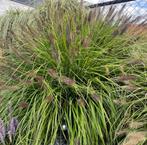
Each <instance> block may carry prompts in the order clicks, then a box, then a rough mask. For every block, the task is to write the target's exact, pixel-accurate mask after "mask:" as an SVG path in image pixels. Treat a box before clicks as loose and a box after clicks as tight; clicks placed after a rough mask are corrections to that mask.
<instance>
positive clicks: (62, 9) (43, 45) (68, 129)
mask: <svg viewBox="0 0 147 145" xmlns="http://www.w3.org/2000/svg"><path fill="white" fill-rule="evenodd" d="M123 9H124V7H123V8H122V9H120V11H119V12H117V11H115V8H113V7H111V8H110V9H109V10H108V11H105V12H106V13H103V9H100V8H98V9H94V10H90V9H88V8H85V7H84V6H83V5H82V3H78V2H77V1H72V0H70V1H69V0H65V1H63V0H61V1H60V2H57V1H51V0H48V1H47V2H46V4H45V5H43V6H42V7H39V8H38V9H36V10H34V11H31V12H30V13H29V14H28V13H25V12H24V13H25V14H24V15H22V17H21V15H19V16H16V15H17V14H15V13H13V14H14V17H16V21H15V22H14V21H13V24H12V25H11V29H9V30H6V31H9V35H7V37H8V36H9V40H11V41H6V39H5V37H3V39H2V40H3V41H2V42H1V48H2V50H3V57H4V58H3V60H2V62H1V64H0V74H1V75H0V77H1V80H2V83H1V84H0V89H1V90H2V91H3V93H2V98H3V99H2V101H1V108H0V114H1V116H3V117H5V113H6V106H7V102H9V101H11V102H12V105H13V106H14V114H15V115H16V116H17V117H18V120H20V122H19V129H18V131H17V132H18V133H17V136H16V139H15V142H14V144H15V145H25V144H26V145H57V144H60V145H61V144H69V145H75V144H77V145H90V144H91V145H108V144H110V145H115V144H118V143H119V142H121V141H122V140H123V139H124V138H125V136H127V134H128V132H129V129H128V128H127V129H126V126H128V125H129V123H130V121H131V120H130V119H132V120H133V119H134V120H137V121H140V122H142V121H143V120H145V119H146V116H145V115H144V113H145V111H146V110H145V106H146V104H145V103H144V102H145V100H146V99H147V98H146V95H145V92H146V89H145V82H144V81H143V80H144V78H146V67H145V62H144V60H143V61H142V60H141V59H140V58H139V59H140V61H141V62H142V63H141V64H139V65H136V64H135V65H134V64H133V63H132V58H133V52H134V50H135V49H136V50H139V48H140V46H141V44H142V43H141V42H140V41H139V40H136V39H135V40H134V38H132V37H131V36H130V35H129V34H128V33H127V28H128V24H130V23H131V22H135V20H137V21H139V20H138V19H136V18H135V19H133V17H129V18H128V17H127V16H124V15H123ZM118 16H119V19H117V18H118ZM120 17H121V19H120ZM23 18H24V19H23ZM20 19H21V20H20ZM16 22H19V23H16ZM15 23H16V24H17V28H16V27H14V26H15ZM144 23H145V22H144ZM141 38H142V37H141V36H140V39H141ZM4 44H5V45H4ZM6 44H7V45H6ZM145 45H146V44H145V43H143V44H142V46H141V49H142V51H143V47H145ZM133 60H135V59H133ZM138 108H139V109H138ZM144 126H145V125H143V127H144ZM124 130H125V131H124ZM120 132H123V133H124V134H123V135H122V134H121V133H120Z"/></svg>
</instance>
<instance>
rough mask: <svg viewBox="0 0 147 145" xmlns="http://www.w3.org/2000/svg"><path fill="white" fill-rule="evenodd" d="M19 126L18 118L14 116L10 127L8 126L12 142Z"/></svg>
mask: <svg viewBox="0 0 147 145" xmlns="http://www.w3.org/2000/svg"><path fill="white" fill-rule="evenodd" d="M17 127H18V120H17V118H16V117H13V118H12V119H11V120H10V123H9V127H8V135H9V140H10V142H12V137H14V135H15V133H16V130H17Z"/></svg>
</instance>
